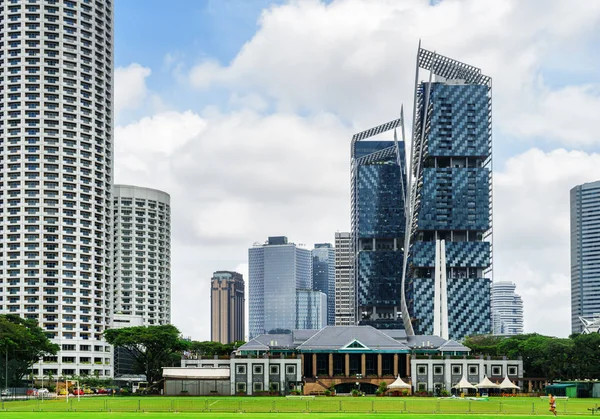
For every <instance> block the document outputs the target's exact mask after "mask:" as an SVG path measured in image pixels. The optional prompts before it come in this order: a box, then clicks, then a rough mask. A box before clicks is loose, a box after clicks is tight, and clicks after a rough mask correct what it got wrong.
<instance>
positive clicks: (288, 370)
mask: <svg viewBox="0 0 600 419" xmlns="http://www.w3.org/2000/svg"><path fill="white" fill-rule="evenodd" d="M285 373H286V374H296V366H295V365H286V367H285Z"/></svg>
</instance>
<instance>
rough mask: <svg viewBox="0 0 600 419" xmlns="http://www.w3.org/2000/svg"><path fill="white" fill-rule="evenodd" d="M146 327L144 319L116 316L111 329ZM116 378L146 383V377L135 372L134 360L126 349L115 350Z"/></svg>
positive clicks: (127, 315) (132, 316)
mask: <svg viewBox="0 0 600 419" xmlns="http://www.w3.org/2000/svg"><path fill="white" fill-rule="evenodd" d="M137 326H144V318H143V317H142V316H135V315H131V314H114V315H113V317H112V321H111V325H110V328H111V329H121V328H124V327H137ZM113 366H114V378H115V380H121V379H122V377H124V376H126V377H127V378H128V381H134V382H135V381H137V382H140V381H146V376H145V375H137V374H135V372H134V358H133V356H132V355H131V354H130V353H129V352H128V351H127V350H126V349H124V348H115V349H114V364H113Z"/></svg>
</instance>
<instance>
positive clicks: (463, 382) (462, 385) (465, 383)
mask: <svg viewBox="0 0 600 419" xmlns="http://www.w3.org/2000/svg"><path fill="white" fill-rule="evenodd" d="M454 388H457V389H459V390H463V389H465V388H472V389H473V390H475V389H476V387H475V386H474V385H473V384H471V383H469V382H468V381H467V379H466V378H465V376H464V375H463V377H462V378H461V379H460V381H459V382H458V383H457V384H456V385H455V386H454Z"/></svg>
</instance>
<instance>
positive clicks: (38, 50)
mask: <svg viewBox="0 0 600 419" xmlns="http://www.w3.org/2000/svg"><path fill="white" fill-rule="evenodd" d="M113 32H114V28H113V4H112V2H111V1H108V0H102V1H99V0H97V1H91V0H69V1H60V2H59V1H56V0H38V1H26V0H10V1H9V0H0V155H1V160H2V161H1V163H0V171H1V174H2V175H1V179H0V191H1V192H0V194H1V195H2V196H1V197H0V204H1V205H0V222H1V223H2V228H1V229H0V247H1V250H0V264H1V265H2V266H1V268H0V313H13V314H18V315H20V316H22V317H26V318H31V319H34V320H36V321H38V323H39V325H40V326H41V327H42V329H43V330H44V331H45V332H46V334H47V335H48V336H49V337H50V338H51V340H52V341H53V342H54V343H56V344H58V345H59V346H60V348H61V350H60V352H59V353H58V355H56V356H51V357H46V358H45V359H44V362H43V365H39V364H38V363H36V365H35V366H34V370H33V373H34V374H44V375H48V374H54V375H63V376H67V375H86V374H98V375H100V376H111V375H112V366H111V365H112V362H111V358H112V352H111V347H110V345H108V344H106V343H105V342H104V341H103V340H102V333H103V332H104V330H105V328H106V327H107V326H108V324H109V321H110V316H111V308H112V307H111V305H110V301H112V289H111V275H112V273H111V271H112V261H111V250H112V248H111V246H110V243H111V236H112V197H111V189H112V186H111V185H112V183H113V179H112V173H113V68H114V62H113V46H114V44H113V42H114V41H113ZM38 365H39V367H38Z"/></svg>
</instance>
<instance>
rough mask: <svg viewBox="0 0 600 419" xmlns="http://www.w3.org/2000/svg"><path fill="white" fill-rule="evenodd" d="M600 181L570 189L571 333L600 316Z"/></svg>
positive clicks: (582, 328) (581, 330)
mask: <svg viewBox="0 0 600 419" xmlns="http://www.w3.org/2000/svg"><path fill="white" fill-rule="evenodd" d="M599 243H600V181H597V182H590V183H584V184H583V185H578V186H575V187H574V188H573V189H571V332H572V333H583V332H584V329H585V324H584V322H582V320H580V317H585V318H596V317H598V314H599V313H600V246H599Z"/></svg>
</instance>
